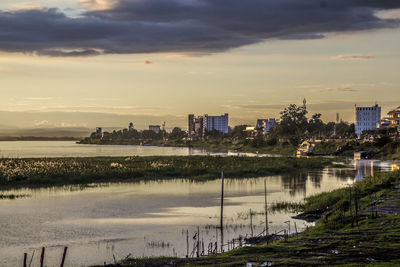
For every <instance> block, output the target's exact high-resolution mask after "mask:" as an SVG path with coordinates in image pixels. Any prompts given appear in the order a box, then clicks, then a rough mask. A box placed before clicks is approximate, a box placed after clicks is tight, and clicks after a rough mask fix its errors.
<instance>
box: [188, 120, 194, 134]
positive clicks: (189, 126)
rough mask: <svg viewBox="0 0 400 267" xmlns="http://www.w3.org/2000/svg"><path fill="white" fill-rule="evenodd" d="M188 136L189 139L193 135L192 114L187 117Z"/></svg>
mask: <svg viewBox="0 0 400 267" xmlns="http://www.w3.org/2000/svg"><path fill="white" fill-rule="evenodd" d="M188 134H189V137H192V136H193V135H194V114H189V115H188Z"/></svg>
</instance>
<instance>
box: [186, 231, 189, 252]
mask: <svg viewBox="0 0 400 267" xmlns="http://www.w3.org/2000/svg"><path fill="white" fill-rule="evenodd" d="M186 258H189V230H186Z"/></svg>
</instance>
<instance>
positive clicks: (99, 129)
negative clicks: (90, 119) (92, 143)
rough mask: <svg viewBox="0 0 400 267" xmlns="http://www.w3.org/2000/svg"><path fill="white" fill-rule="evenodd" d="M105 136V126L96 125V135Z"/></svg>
mask: <svg viewBox="0 0 400 267" xmlns="http://www.w3.org/2000/svg"><path fill="white" fill-rule="evenodd" d="M102 136H103V128H101V127H96V137H97V138H101V137H102Z"/></svg>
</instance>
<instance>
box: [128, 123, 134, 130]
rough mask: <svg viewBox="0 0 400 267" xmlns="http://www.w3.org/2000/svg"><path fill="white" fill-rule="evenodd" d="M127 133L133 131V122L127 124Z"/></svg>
mask: <svg viewBox="0 0 400 267" xmlns="http://www.w3.org/2000/svg"><path fill="white" fill-rule="evenodd" d="M128 131H133V122H130V123H129V126H128Z"/></svg>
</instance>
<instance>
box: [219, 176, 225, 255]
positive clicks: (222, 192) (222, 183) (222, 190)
mask: <svg viewBox="0 0 400 267" xmlns="http://www.w3.org/2000/svg"><path fill="white" fill-rule="evenodd" d="M220 228H221V252H223V251H224V171H222V172H221V220H220Z"/></svg>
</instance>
